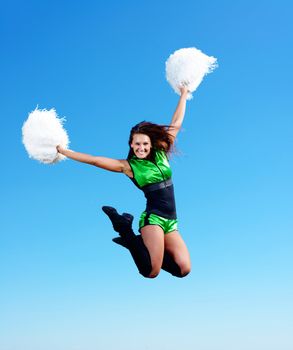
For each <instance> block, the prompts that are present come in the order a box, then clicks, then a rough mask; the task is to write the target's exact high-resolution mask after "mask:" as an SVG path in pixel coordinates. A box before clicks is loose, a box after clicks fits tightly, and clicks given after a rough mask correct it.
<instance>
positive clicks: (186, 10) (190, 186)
mask: <svg viewBox="0 0 293 350" xmlns="http://www.w3.org/2000/svg"><path fill="white" fill-rule="evenodd" d="M292 18H293V5H292V2H291V1H289V0H288V1H284V0H278V1H277V0H276V1H271V0H266V1H264V0H260V1H254V0H245V1H244V0H240V1H232V0H230V1H228V0H226V1H225V0H224V1H216V0H214V1H204V0H200V1H195V0H186V1H176V2H175V1H172V0H168V1H154V0H148V1H132V0H131V1H130V0H127V1H114V0H108V1H94V0H92V1H89V0H83V1H74V0H73V1H63V0H58V1H57V0H50V1H49V0H47V1H37V0H35V1H33V0H27V1H19V0H14V1H5V2H4V1H3V2H2V3H1V12H0V36H1V55H0V62H1V64H0V76H1V124H2V127H1V139H0V142H1V149H2V154H1V221H0V313H1V317H0V349H1V350H101V349H107V350H116V349H119V350H126V349H127V350H137V349H140V350H157V349H160V350H178V349H182V350H276V349H280V350H292V349H293V336H292V329H293V316H292V315H293V302H292V295H293V276H292V266H293V257H292V243H293V239H292V233H293V215H292V214H293V213H292V212H293V210H292V209H293V208H292V207H293V206H292V197H293V188H292V178H293V167H292V146H293V142H292V135H293V130H292V129H293V122H292V116H293V102H292V101H293V99H292V80H293V69H292V56H293V45H292V44H293V40H292V39H293V24H292ZM192 46H195V47H197V48H200V49H201V50H202V51H203V52H205V53H206V54H208V55H213V56H215V57H217V58H218V61H219V68H218V69H217V70H215V72H214V73H212V74H210V75H208V76H207V77H206V78H205V80H204V81H203V83H202V84H201V85H200V87H199V89H198V90H197V92H196V93H195V96H194V99H193V100H192V101H190V102H188V106H187V112H186V119H185V122H184V127H183V130H182V132H181V133H180V135H179V137H178V144H177V147H178V150H179V152H178V153H179V154H178V155H176V156H174V157H173V158H172V167H173V174H174V183H175V190H176V199H177V209H178V214H179V220H180V231H181V233H182V235H183V237H184V239H185V241H186V242H187V245H188V247H189V250H190V252H191V256H192V263H193V270H192V273H191V274H190V275H189V276H188V277H187V278H185V279H176V278H175V277H172V276H170V275H168V274H167V273H165V272H162V273H161V274H160V275H159V277H158V278H156V279H154V280H148V279H144V278H143V277H142V276H140V275H139V274H138V273H137V271H136V268H135V265H134V264H133V262H132V260H131V257H130V255H129V254H128V252H127V251H126V250H123V249H122V248H120V247H118V246H115V245H114V244H113V243H112V241H111V238H112V237H113V236H114V233H113V232H112V229H111V225H110V223H109V222H108V219H107V218H106V217H105V216H104V214H103V213H102V212H101V210H100V208H101V206H102V205H113V206H116V207H117V208H118V209H119V210H120V211H122V212H123V211H128V212H130V213H132V214H134V216H135V225H137V222H138V217H139V215H140V213H141V211H142V210H143V209H144V198H143V195H142V194H141V193H139V191H138V190H137V189H136V188H135V187H134V186H133V184H132V183H131V182H130V181H129V180H128V179H127V178H126V177H124V176H123V175H121V174H115V173H110V172H105V171H103V170H100V169H97V168H94V167H90V166H87V165H84V164H80V163H75V162H73V161H70V160H67V161H65V162H62V163H59V164H57V165H54V166H48V165H43V164H40V163H38V162H36V161H33V160H31V159H29V158H28V156H27V154H26V152H25V149H24V147H23V145H22V142H21V127H22V124H23V122H24V121H25V119H26V118H27V116H28V113H29V112H30V111H32V110H33V109H35V107H36V106H39V108H47V109H49V108H52V107H54V108H56V110H57V112H58V114H59V115H60V116H65V117H66V118H67V122H66V125H65V127H66V129H67V131H68V133H69V136H70V140H71V148H72V149H73V150H78V151H82V152H87V153H90V154H95V155H103V156H109V157H114V158H124V157H125V156H126V155H127V151H128V148H127V147H128V146H127V141H128V134H129V129H130V127H131V126H132V125H134V124H135V123H137V122H139V121H141V120H144V119H146V120H150V121H153V122H158V123H164V124H165V123H168V122H169V121H170V118H171V116H172V113H173V111H174V109H175V106H176V103H177V100H178V96H177V95H176V94H175V93H174V92H173V91H172V89H171V88H170V86H169V85H168V83H167V82H166V79H165V61H166V59H167V58H168V56H169V55H170V54H171V53H172V52H174V51H175V50H177V49H179V48H183V47H192Z"/></svg>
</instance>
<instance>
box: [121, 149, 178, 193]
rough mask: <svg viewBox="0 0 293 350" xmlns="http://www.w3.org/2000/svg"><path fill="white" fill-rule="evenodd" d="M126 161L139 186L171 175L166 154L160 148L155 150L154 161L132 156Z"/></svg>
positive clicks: (159, 180)
mask: <svg viewBox="0 0 293 350" xmlns="http://www.w3.org/2000/svg"><path fill="white" fill-rule="evenodd" d="M128 162H129V164H130V167H131V169H132V172H133V176H134V180H135V182H136V183H137V184H138V186H139V187H144V186H146V185H149V184H154V183H158V182H161V181H164V180H168V179H170V178H171V176H172V171H171V168H170V164H169V161H168V158H167V155H166V153H165V152H164V151H162V150H157V151H156V152H155V161H151V160H149V159H140V158H137V157H136V156H132V158H130V159H129V160H128Z"/></svg>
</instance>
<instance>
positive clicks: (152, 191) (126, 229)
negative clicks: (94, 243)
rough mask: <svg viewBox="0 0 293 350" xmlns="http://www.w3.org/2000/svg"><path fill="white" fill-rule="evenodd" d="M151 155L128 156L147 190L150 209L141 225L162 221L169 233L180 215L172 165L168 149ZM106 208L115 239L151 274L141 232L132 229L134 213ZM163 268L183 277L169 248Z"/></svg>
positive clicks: (144, 272) (136, 181)
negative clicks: (142, 157) (147, 157)
mask: <svg viewBox="0 0 293 350" xmlns="http://www.w3.org/2000/svg"><path fill="white" fill-rule="evenodd" d="M151 156H152V157H151V159H140V158H138V157H136V156H135V155H132V156H130V157H128V159H127V160H128V162H129V165H130V167H131V169H132V172H133V176H134V177H133V178H132V179H131V180H132V181H133V182H134V184H135V185H136V186H137V187H138V188H139V189H140V190H142V191H143V192H144V194H145V197H146V199H147V204H146V209H145V211H144V212H143V213H142V214H141V217H140V221H139V228H140V229H141V228H142V227H144V226H146V225H159V226H160V227H162V229H163V231H164V233H165V234H167V233H169V232H171V231H174V230H177V216H176V206H175V198H174V188H173V184H172V179H171V175H172V172H171V168H170V165H169V161H168V158H167V155H166V153H165V152H164V151H163V150H155V151H153V152H152V154H151ZM103 211H104V212H105V213H106V214H107V215H108V217H109V218H110V220H111V222H112V224H113V228H114V230H115V231H116V232H119V235H120V237H116V238H114V239H113V241H114V242H115V243H118V244H120V245H122V246H124V247H126V248H127V249H128V250H129V251H130V253H131V255H132V257H133V260H134V262H135V264H136V266H137V268H138V270H139V272H140V273H141V274H142V275H143V276H144V277H148V276H149V275H150V273H151V271H152V263H151V258H150V255H149V251H148V250H147V248H146V246H145V244H144V242H143V239H142V237H141V235H138V236H137V235H135V233H134V232H133V230H132V220H133V216H132V215H131V214H125V213H124V214H122V215H119V214H118V213H117V211H116V209H115V208H112V207H103ZM162 269H164V270H165V271H167V272H169V273H171V274H172V275H173V276H176V277H183V276H182V274H181V271H180V268H179V266H178V265H177V264H176V262H175V261H174V259H173V258H172V257H171V255H170V254H169V253H168V252H166V251H165V252H164V258H163V263H162Z"/></svg>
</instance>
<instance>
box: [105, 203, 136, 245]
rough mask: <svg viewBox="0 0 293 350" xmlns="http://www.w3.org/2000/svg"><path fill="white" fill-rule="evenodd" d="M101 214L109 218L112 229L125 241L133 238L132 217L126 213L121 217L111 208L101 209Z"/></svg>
mask: <svg viewBox="0 0 293 350" xmlns="http://www.w3.org/2000/svg"><path fill="white" fill-rule="evenodd" d="M102 210H103V212H104V213H105V214H106V215H107V216H108V217H109V219H110V220H111V222H112V225H113V229H114V230H115V231H116V232H118V233H119V235H120V236H121V237H123V238H124V239H125V240H129V239H131V238H134V237H135V234H134V232H133V230H132V222H133V216H132V215H131V214H128V213H123V214H122V215H120V214H118V213H117V210H116V209H115V208H113V207H108V206H104V207H102Z"/></svg>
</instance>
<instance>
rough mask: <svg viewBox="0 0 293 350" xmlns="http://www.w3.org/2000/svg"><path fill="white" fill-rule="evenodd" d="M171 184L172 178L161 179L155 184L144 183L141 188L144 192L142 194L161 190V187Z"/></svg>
mask: <svg viewBox="0 0 293 350" xmlns="http://www.w3.org/2000/svg"><path fill="white" fill-rule="evenodd" d="M172 185H173V182H172V179H168V180H166V181H161V182H157V183H155V184H150V185H146V186H144V187H143V188H142V191H143V192H144V194H146V193H149V192H152V191H157V190H161V189H162V188H165V187H170V186H172Z"/></svg>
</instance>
